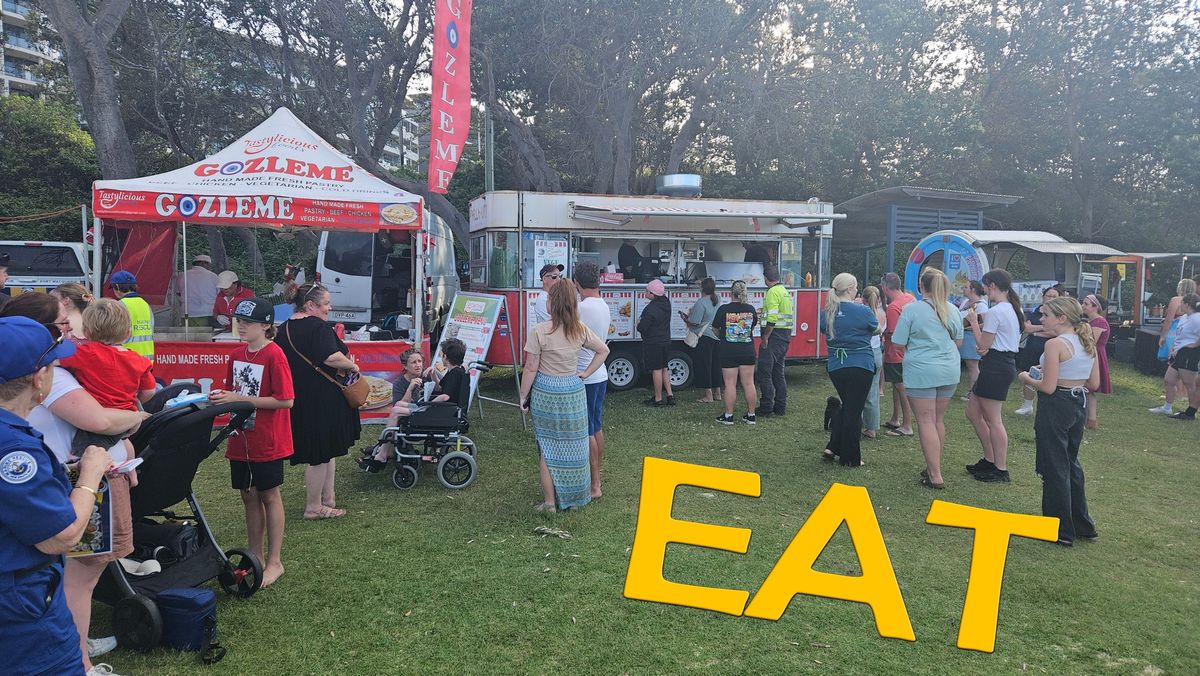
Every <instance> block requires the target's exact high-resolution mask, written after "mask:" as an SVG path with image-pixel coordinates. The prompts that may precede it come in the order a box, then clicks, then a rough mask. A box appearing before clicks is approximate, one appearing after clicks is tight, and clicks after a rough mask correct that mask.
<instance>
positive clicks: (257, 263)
mask: <svg viewBox="0 0 1200 676" xmlns="http://www.w3.org/2000/svg"><path fill="white" fill-rule="evenodd" d="M232 230H233V232H234V234H236V235H237V238H238V239H240V240H242V243H243V244H245V245H246V255H247V256H248V257H249V258H250V269H251V270H253V271H254V275H255V276H256V277H263V278H265V277H266V276H267V271H266V268H265V266H264V265H263V257H262V250H260V249H259V247H258V236H257V235H256V234H255V232H254V228H232Z"/></svg>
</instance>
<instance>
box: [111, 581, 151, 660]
mask: <svg viewBox="0 0 1200 676" xmlns="http://www.w3.org/2000/svg"><path fill="white" fill-rule="evenodd" d="M112 623H113V631H114V633H116V635H117V644H118V645H120V646H121V647H122V648H127V649H129V650H137V651H142V652H144V651H146V650H150V649H151V648H153V647H155V646H157V645H158V642H159V641H160V640H162V629H163V623H162V616H161V615H159V613H158V606H156V605H154V602H153V601H151V600H150V599H149V598H147V597H145V596H142V595H141V594H134V595H133V596H128V597H125V598H123V599H121V600H119V601H117V605H115V606H113V613H112Z"/></svg>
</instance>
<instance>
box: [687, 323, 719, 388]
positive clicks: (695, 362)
mask: <svg viewBox="0 0 1200 676" xmlns="http://www.w3.org/2000/svg"><path fill="white" fill-rule="evenodd" d="M718 345H720V343H719V342H718V341H716V340H714V339H712V338H705V337H704V336H700V340H699V341H697V342H696V347H694V348H692V368H694V369H696V377H695V385H694V387H699V388H702V389H709V388H712V387H721V386H722V382H723V381H722V380H721V365H720V364H718V363H717V346H718Z"/></svg>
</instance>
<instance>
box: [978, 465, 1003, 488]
mask: <svg viewBox="0 0 1200 676" xmlns="http://www.w3.org/2000/svg"><path fill="white" fill-rule="evenodd" d="M975 480H976V481H986V482H988V483H1002V484H1006V483H1008V482H1009V481H1010V479H1009V478H1008V470H1006V469H996V468H995V465H992V467H991V468H990V469H989V470H987V471H985V472H976V473H975Z"/></svg>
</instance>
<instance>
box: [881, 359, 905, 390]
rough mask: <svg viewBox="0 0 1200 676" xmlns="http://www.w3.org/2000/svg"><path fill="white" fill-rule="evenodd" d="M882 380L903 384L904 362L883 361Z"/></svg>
mask: <svg viewBox="0 0 1200 676" xmlns="http://www.w3.org/2000/svg"><path fill="white" fill-rule="evenodd" d="M883 382H885V383H899V384H901V385H903V384H904V362H896V363H895V364H889V363H888V362H883Z"/></svg>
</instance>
